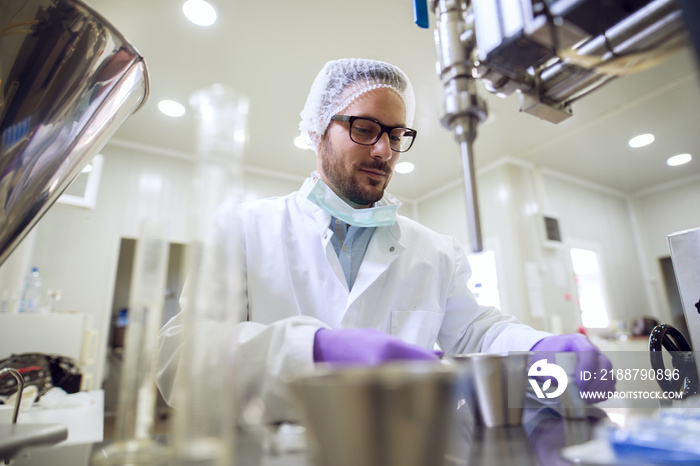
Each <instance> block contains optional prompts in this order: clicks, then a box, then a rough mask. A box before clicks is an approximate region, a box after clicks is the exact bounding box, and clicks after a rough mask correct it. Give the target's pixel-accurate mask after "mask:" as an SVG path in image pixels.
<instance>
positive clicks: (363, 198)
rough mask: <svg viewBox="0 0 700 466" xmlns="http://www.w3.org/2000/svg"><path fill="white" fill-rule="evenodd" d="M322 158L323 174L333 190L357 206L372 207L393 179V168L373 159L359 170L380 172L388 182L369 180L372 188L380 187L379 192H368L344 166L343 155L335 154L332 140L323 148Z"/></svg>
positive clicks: (320, 154)
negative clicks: (384, 174)
mask: <svg viewBox="0 0 700 466" xmlns="http://www.w3.org/2000/svg"><path fill="white" fill-rule="evenodd" d="M319 157H321V168H323V173H324V174H325V175H326V177H327V178H328V182H329V183H330V185H331V188H332V189H334V190H338V191H339V192H336V194H338V195H339V196H340V197H344V198H345V199H346V200H348V201H350V202H352V203H354V204H357V205H363V206H364V205H372V204H374V203H375V202H377V201H378V200H380V199H381V198H382V196H384V190H385V189H386V187H387V185H388V184H389V180H390V179H391V172H392V170H391V168H390V167H389V165H388V164H387V163H386V162H384V161H381V160H376V159H372V160H369V161H367V162H365V163H362V164H360V165H359V166H358V167H357V168H364V169H371V170H380V171H382V172H384V173H386V180H385V181H380V180H373V179H371V178H370V179H369V180H368V181H369V183H370V184H371V185H372V186H376V187H378V190H366V189H363V188H362V187H361V186H360V185H359V184H358V183H357V182H355V179H354V178H353V174H352V173H351V172H349V171H348V170H346V168H345V165H344V164H343V159H342V157H343V156H342V155H341V154H338V153H336V152H335V150H334V148H333V145H332V144H331V142H330V139H326V140H325V144H323V145H322V147H321V152H320V153H319Z"/></svg>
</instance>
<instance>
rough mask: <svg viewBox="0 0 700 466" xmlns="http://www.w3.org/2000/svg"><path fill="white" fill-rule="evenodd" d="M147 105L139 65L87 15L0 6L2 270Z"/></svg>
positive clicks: (70, 3) (75, 9)
mask: <svg viewBox="0 0 700 466" xmlns="http://www.w3.org/2000/svg"><path fill="white" fill-rule="evenodd" d="M147 97H148V73H147V70H146V64H145V61H144V59H143V57H142V56H141V55H140V54H139V53H138V52H137V51H136V49H135V48H134V47H133V46H132V45H131V44H129V42H128V41H127V40H126V39H125V38H124V37H123V36H122V35H121V34H119V32H118V31H116V30H115V28H114V27H113V26H112V25H111V24H109V22H107V21H106V20H105V19H104V18H102V17H101V16H100V15H99V14H98V13H96V12H95V11H94V10H93V9H92V8H90V7H88V6H87V5H85V4H84V3H82V2H79V1H75V0H2V2H0V265H1V264H2V263H3V262H4V261H5V260H6V259H7V257H8V256H9V254H10V253H11V252H12V251H13V250H14V249H15V247H16V246H17V245H18V244H19V242H20V241H21V240H22V239H23V238H24V237H25V236H26V234H27V233H28V232H29V231H30V230H31V228H32V227H33V226H34V225H35V224H36V222H37V221H38V220H39V219H40V218H41V217H42V215H43V214H44V213H45V212H46V211H47V210H48V209H49V207H51V205H53V203H54V202H55V201H56V200H57V199H58V197H59V196H60V195H61V193H62V192H63V191H64V190H65V189H66V188H67V187H68V185H69V184H70V182H71V181H72V180H73V179H74V178H75V177H76V176H77V175H78V174H79V173H80V171H81V170H82V169H83V168H84V167H85V166H86V165H87V164H88V163H89V161H90V159H91V158H92V156H94V155H95V154H96V153H97V152H98V151H99V150H100V149H101V148H102V147H103V146H104V144H105V143H106V142H107V140H108V139H109V138H110V137H111V136H112V134H114V132H115V131H116V129H117V128H118V127H119V125H120V124H121V123H123V122H124V120H125V119H126V118H127V117H128V116H129V115H131V114H132V113H133V112H134V111H136V110H137V109H138V108H140V107H141V106H142V105H143V103H144V102H145V101H146V99H147Z"/></svg>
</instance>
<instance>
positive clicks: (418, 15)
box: [413, 0, 430, 29]
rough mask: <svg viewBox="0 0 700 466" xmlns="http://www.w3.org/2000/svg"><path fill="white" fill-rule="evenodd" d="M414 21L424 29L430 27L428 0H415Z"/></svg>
mask: <svg viewBox="0 0 700 466" xmlns="http://www.w3.org/2000/svg"><path fill="white" fill-rule="evenodd" d="M413 22H415V23H416V24H417V25H418V27H422V28H423V29H428V28H429V27H430V19H429V18H428V0H413Z"/></svg>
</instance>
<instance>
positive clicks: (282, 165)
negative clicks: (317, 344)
mask: <svg viewBox="0 0 700 466" xmlns="http://www.w3.org/2000/svg"><path fill="white" fill-rule="evenodd" d="M183 1H184V0H119V1H114V0H92V1H90V2H89V3H90V4H91V5H92V6H93V7H94V8H95V9H96V10H97V11H98V12H99V13H101V14H102V15H103V16H104V17H105V18H107V19H108V20H109V21H110V22H112V23H113V24H114V25H115V26H116V27H117V29H118V30H119V31H120V32H122V33H123V34H124V35H125V36H126V37H127V39H128V40H129V41H130V42H131V43H132V44H133V45H134V46H135V47H136V48H137V49H138V50H139V51H140V52H141V53H142V54H143V56H144V57H145V59H146V63H147V66H148V68H149V72H150V77H151V93H150V99H149V101H148V103H147V104H146V106H145V107H143V108H142V109H141V110H140V111H139V112H137V113H136V114H135V115H133V116H132V117H130V118H129V119H128V120H127V121H126V122H125V123H124V124H123V126H122V127H121V128H120V129H119V130H118V132H117V133H116V135H115V138H116V139H118V140H120V141H128V142H129V143H132V144H136V145H138V144H142V145H146V146H152V147H155V148H158V149H161V150H163V149H164V150H166V151H173V152H177V153H193V152H194V151H195V149H196V146H197V142H196V138H195V129H196V126H195V121H194V118H193V117H192V113H191V112H188V113H187V114H186V115H185V116H184V117H182V118H180V119H173V118H170V117H167V116H165V115H163V114H161V113H160V112H159V111H158V110H157V103H158V101H160V100H161V99H174V100H178V101H180V102H182V103H186V102H187V100H188V98H189V96H190V95H191V94H192V93H193V92H194V91H196V90H198V89H200V88H203V87H207V86H209V85H211V84H213V83H221V84H224V85H226V86H228V87H230V88H232V89H235V90H236V91H238V92H241V93H243V94H246V95H247V96H248V97H249V99H250V102H251V109H250V116H249V136H250V140H249V142H248V145H247V147H246V151H245V155H244V163H245V166H246V167H247V168H249V169H252V170H258V171H263V172H272V173H277V174H282V175H285V176H291V177H293V178H299V179H301V178H303V177H305V176H307V175H308V173H309V172H310V171H311V170H313V169H314V168H315V164H316V162H315V155H314V154H313V152H311V151H308V150H300V149H298V148H296V147H295V146H294V145H293V143H292V141H293V139H294V137H295V136H297V135H298V124H299V112H300V111H301V109H302V107H303V105H304V101H305V99H306V95H307V93H308V90H309V88H310V86H311V82H312V81H313V79H314V77H315V76H316V73H317V72H318V71H319V70H320V69H321V67H322V66H323V64H324V63H325V62H326V61H328V60H331V59H336V58H343V57H367V58H375V59H380V60H384V61H388V62H391V63H394V64H396V65H398V66H399V67H401V68H402V69H403V70H404V71H405V72H406V73H407V74H408V75H409V77H410V78H411V81H412V83H413V86H414V88H415V91H416V101H417V109H416V121H415V123H414V127H415V128H416V129H417V130H418V133H419V134H418V138H417V140H416V143H415V144H414V146H413V148H412V149H411V150H410V151H409V152H407V153H406V154H404V155H402V158H403V160H406V161H410V162H413V163H414V164H415V166H416V169H415V171H414V172H413V173H410V174H407V175H400V174H395V175H394V177H393V179H392V182H391V185H390V191H391V192H392V193H393V194H395V195H397V196H399V197H401V198H403V199H404V200H410V199H420V198H421V197H423V196H426V195H429V194H430V193H431V192H434V191H436V190H438V189H440V188H441V187H443V186H445V185H447V184H453V183H457V182H459V181H460V180H461V173H462V171H461V159H460V152H459V147H458V146H457V144H456V143H455V142H454V139H453V137H452V135H451V134H450V133H449V132H448V131H447V130H445V129H443V128H442V127H441V126H440V124H439V118H440V114H441V106H442V91H441V86H440V83H439V80H438V77H437V75H436V72H435V68H436V66H435V61H436V55H435V48H434V43H433V32H432V30H425V29H420V28H418V27H417V26H416V25H414V24H413V13H412V2H411V1H410V0H383V1H372V0H353V1H348V0H342V1H341V0H325V1H323V0H296V1H293V2H286V1H272V0H256V1H235V0H210V1H211V2H212V3H213V4H214V5H215V7H216V8H217V10H218V13H219V21H218V22H217V23H216V24H215V25H213V26H211V27H209V28H202V27H199V26H195V25H193V24H191V23H189V22H188V21H187V20H186V19H185V18H184V16H183V14H182V10H181V4H182V3H183ZM432 25H434V17H432V15H431V26H432ZM694 57H695V56H694V55H693V54H692V53H691V51H689V50H684V51H682V52H680V53H677V54H676V55H674V56H672V57H670V58H669V59H668V60H666V61H665V62H663V63H662V64H661V65H659V66H657V67H655V68H652V69H650V70H646V71H643V72H639V73H637V74H634V75H629V76H626V77H622V78H619V79H617V80H615V81H613V82H612V83H610V84H608V85H607V86H605V87H603V88H602V89H599V90H598V91H597V92H595V93H594V94H592V95H590V96H588V97H586V98H584V99H582V100H581V101H579V102H577V103H576V104H574V106H573V111H574V116H573V117H572V118H569V119H568V120H566V121H564V122H562V123H560V124H558V125H555V124H552V123H549V122H545V121H541V120H538V119H537V118H535V117H532V116H530V115H526V114H523V113H520V112H519V99H518V97H517V96H515V95H513V96H510V97H508V98H506V99H499V98H497V97H495V96H492V95H490V94H487V93H486V92H483V93H482V95H483V96H484V97H485V98H486V100H487V102H488V105H489V112H490V115H491V118H490V121H489V122H487V123H486V124H485V125H484V126H482V128H481V129H480V131H479V136H478V138H477V141H476V144H475V157H476V158H475V161H476V166H477V169H479V168H482V169H483V168H484V167H486V166H488V165H490V164H492V163H494V162H496V161H498V160H499V159H502V158H503V157H511V158H515V159H520V160H523V161H525V162H528V163H533V164H536V165H538V166H540V167H543V168H549V169H552V170H556V171H558V172H561V173H564V174H566V175H570V176H573V177H576V178H580V179H582V180H585V181H588V182H591V183H595V184H598V185H602V186H605V187H608V188H610V189H613V190H616V191H619V192H623V193H629V194H633V193H636V192H639V191H643V190H646V189H650V188H653V187H656V186H659V185H663V184H665V183H672V182H676V181H678V180H683V179H687V178H689V177H691V178H692V177H696V176H700V135H698V132H699V131H700V111H699V110H698V108H699V104H700V78H699V77H698V74H697V72H696V66H695V58H694ZM644 132H652V133H654V134H655V135H656V141H655V142H654V143H653V144H652V145H650V146H647V147H645V148H642V149H636V150H633V149H630V148H629V147H628V146H627V140H628V139H629V138H630V137H632V136H634V135H637V134H639V133H644ZM685 152H689V153H691V154H692V155H693V157H694V159H693V161H692V162H690V163H689V164H686V165H683V166H680V167H668V166H667V165H666V163H665V162H666V159H667V158H668V157H669V156H671V155H675V154H678V153H685Z"/></svg>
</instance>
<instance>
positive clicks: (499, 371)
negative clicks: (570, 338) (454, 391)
mask: <svg viewBox="0 0 700 466" xmlns="http://www.w3.org/2000/svg"><path fill="white" fill-rule="evenodd" d="M530 355H531V353H529V352H519V353H509V354H483V353H475V354H463V355H458V356H454V357H452V358H450V359H451V360H452V361H453V363H455V365H456V366H457V368H458V370H459V380H460V386H461V387H463V390H462V391H463V393H462V394H463V395H464V396H465V399H466V401H467V403H469V405H470V406H471V407H472V408H473V409H474V411H475V414H476V419H477V421H478V422H480V423H481V424H483V425H486V426H487V427H501V426H517V425H520V424H521V423H522V417H523V404H524V402H525V390H526V388H527V363H528V361H529V357H530Z"/></svg>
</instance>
